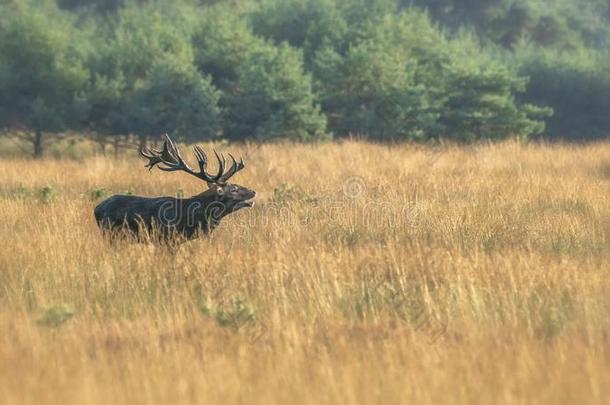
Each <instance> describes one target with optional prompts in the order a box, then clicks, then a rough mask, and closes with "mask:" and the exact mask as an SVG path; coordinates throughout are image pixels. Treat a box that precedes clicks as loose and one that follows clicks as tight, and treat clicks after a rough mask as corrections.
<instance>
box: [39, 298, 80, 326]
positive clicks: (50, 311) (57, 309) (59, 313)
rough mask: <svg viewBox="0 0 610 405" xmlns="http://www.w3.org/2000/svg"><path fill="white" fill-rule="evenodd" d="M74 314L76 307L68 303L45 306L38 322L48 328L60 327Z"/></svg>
mask: <svg viewBox="0 0 610 405" xmlns="http://www.w3.org/2000/svg"><path fill="white" fill-rule="evenodd" d="M73 316H74V309H73V308H71V307H70V306H68V305H65V304H60V305H53V306H50V307H48V308H45V309H44V311H43V313H42V315H41V316H40V318H38V320H37V321H36V323H37V324H38V325H40V326H46V327H48V328H58V327H60V326H61V325H63V324H64V323H65V322H66V321H68V320H69V319H70V318H72V317H73Z"/></svg>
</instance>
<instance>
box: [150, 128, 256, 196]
mask: <svg viewBox="0 0 610 405" xmlns="http://www.w3.org/2000/svg"><path fill="white" fill-rule="evenodd" d="M193 152H194V154H195V157H196V158H197V163H198V165H199V172H196V171H194V170H193V169H192V168H191V167H190V166H189V165H188V164H187V163H186V162H185V161H184V159H183V158H182V155H181V154H180V150H178V146H177V145H176V143H175V142H174V141H172V140H171V139H170V137H169V136H168V135H167V134H165V141H163V149H162V150H157V149H154V148H149V147H142V149H140V155H141V156H143V157H145V158H146V159H148V164H147V165H146V167H148V170H152V168H153V167H155V166H157V167H158V168H159V169H160V170H163V171H166V172H175V171H179V170H180V171H184V172H187V173H188V174H191V175H193V176H195V177H197V178H199V179H201V180H204V181H206V182H207V183H208V185H211V184H223V183H226V181H227V180H228V179H229V178H230V177H231V176H233V175H234V174H235V173H237V172H238V171H239V170H241V169H243V168H244V167H245V165H244V161H243V159H240V161H239V163H237V161H236V160H235V158H234V157H233V155H231V154H229V156H230V157H231V160H232V161H233V164H232V165H231V168H230V169H229V170H228V171H227V172H226V173H225V166H226V160H225V157H224V155H223V154H220V155H218V153H217V152H216V151H214V155H216V159H218V173H217V174H216V175H214V176H212V175H211V174H210V173H208V172H207V170H206V169H207V166H208V156H207V155H206V153H205V152H204V151H203V149H202V148H201V147H200V146H197V145H195V146H193ZM161 165H162V166H161Z"/></svg>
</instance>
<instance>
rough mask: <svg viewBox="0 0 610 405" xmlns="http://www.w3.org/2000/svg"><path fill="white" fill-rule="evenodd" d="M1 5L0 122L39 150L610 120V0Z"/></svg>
mask: <svg viewBox="0 0 610 405" xmlns="http://www.w3.org/2000/svg"><path fill="white" fill-rule="evenodd" d="M56 3H57V4H58V5H59V6H58V5H56ZM67 10H69V11H67ZM0 13H1V15H2V16H3V17H4V16H6V17H7V18H2V19H0V129H11V130H13V132H15V133H19V134H22V137H23V138H25V139H26V140H27V141H28V142H30V143H31V145H32V146H33V151H34V155H35V156H40V155H41V154H42V153H43V150H44V148H45V145H46V143H47V141H48V140H49V139H53V135H54V134H57V133H61V132H64V131H68V130H78V131H81V132H83V131H84V132H85V133H86V134H87V135H89V136H91V137H92V138H93V139H95V140H96V142H98V144H99V145H100V150H102V151H103V150H104V147H105V145H106V144H107V143H108V142H109V141H110V137H113V136H114V137H122V138H115V140H117V141H118V140H119V139H121V140H122V139H124V137H125V136H126V135H136V136H138V137H139V139H140V141H141V142H144V141H145V140H146V139H149V138H155V137H158V136H159V135H161V134H163V133H169V134H172V135H173V136H175V137H178V138H181V140H182V141H186V142H195V141H199V140H203V139H220V138H224V139H229V140H242V139H246V138H254V139H257V140H272V139H278V138H287V139H292V140H297V141H315V140H320V139H328V138H330V137H331V136H333V135H334V136H338V137H341V136H349V135H351V134H358V135H360V136H366V137H369V138H371V139H375V140H382V141H383V140H397V139H403V140H404V139H410V140H423V141H425V140H427V139H431V138H449V139H454V140H458V141H473V140H477V139H482V138H486V139H502V138H506V137H509V136H517V137H527V136H530V135H538V134H542V135H550V136H552V137H563V136H567V137H570V138H584V137H590V138H593V137H604V136H607V134H608V131H609V129H610V127H609V125H610V123H609V122H608V120H607V118H606V116H607V114H606V111H607V107H608V106H607V100H608V99H609V97H608V94H609V91H610V90H609V89H608V88H609V85H608V83H609V81H610V72H609V70H610V69H607V68H605V66H607V65H608V61H610V57H608V49H609V48H608V47H609V46H610V29H609V28H608V24H607V22H608V21H607V20H608V17H610V13H609V9H608V3H607V2H606V1H605V0H576V1H569V0H550V1H548V2H539V1H534V0H425V1H424V0H232V1H200V0H179V1H171V2H170V1H168V0H149V1H146V0H142V1H140V0H127V1H123V0H112V1H110V2H102V1H99V0H56V1H54V0H10V1H4V2H2V3H0ZM524 44H529V45H527V46H526V45H524ZM593 47H595V50H594V49H592V48H593ZM546 107H548V108H546ZM552 110H554V111H555V115H553V116H552V118H551V111H552ZM545 120H546V123H548V125H547V126H546V129H545V125H544V124H545ZM116 144H117V145H118V142H117V143H116Z"/></svg>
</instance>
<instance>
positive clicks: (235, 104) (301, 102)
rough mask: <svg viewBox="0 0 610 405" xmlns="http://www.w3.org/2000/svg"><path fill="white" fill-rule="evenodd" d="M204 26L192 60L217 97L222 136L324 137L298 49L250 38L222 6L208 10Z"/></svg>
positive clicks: (321, 119)
mask: <svg viewBox="0 0 610 405" xmlns="http://www.w3.org/2000/svg"><path fill="white" fill-rule="evenodd" d="M204 21H205V24H204V25H203V28H202V29H201V30H200V31H198V32H196V33H195V35H194V37H193V38H194V39H193V42H194V44H195V54H196V60H197V64H198V66H199V68H200V70H202V71H203V72H205V73H209V74H211V75H212V78H213V82H214V83H215V84H216V85H217V86H218V87H219V88H220V89H221V90H222V92H223V96H222V98H221V102H220V104H221V106H222V108H223V109H224V117H223V121H224V133H225V136H226V137H228V138H230V139H240V138H246V137H256V138H258V139H272V138H278V137H285V138H290V139H294V140H300V141H307V140H312V139H320V138H324V137H326V135H325V129H326V119H325V117H324V115H323V114H322V113H321V112H320V110H319V107H318V106H317V105H316V99H315V96H314V93H313V90H312V84H311V78H310V76H309V75H308V74H307V73H306V72H305V70H304V67H303V59H302V55H301V53H300V52H299V51H298V50H296V49H294V48H292V47H290V46H288V45H285V44H282V45H280V46H274V45H272V44H269V43H267V42H266V41H264V40H262V39H260V38H257V37H255V36H254V35H253V34H252V32H251V30H250V29H249V28H248V27H247V25H246V24H245V23H244V22H243V21H240V20H239V19H238V18H237V17H236V16H234V15H230V14H229V12H228V10H226V9H224V8H222V7H217V8H214V9H212V10H210V12H209V13H208V14H207V15H206V16H205V19H204Z"/></svg>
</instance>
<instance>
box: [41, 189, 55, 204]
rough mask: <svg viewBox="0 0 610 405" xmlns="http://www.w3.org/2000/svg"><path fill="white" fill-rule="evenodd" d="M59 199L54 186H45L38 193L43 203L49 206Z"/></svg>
mask: <svg viewBox="0 0 610 405" xmlns="http://www.w3.org/2000/svg"><path fill="white" fill-rule="evenodd" d="M56 197H57V190H55V189H54V188H53V186H44V187H43V188H41V189H40V191H39V192H38V198H39V199H40V201H41V202H43V203H45V204H47V203H50V202H51V201H53V200H54V199H55V198H56Z"/></svg>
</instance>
